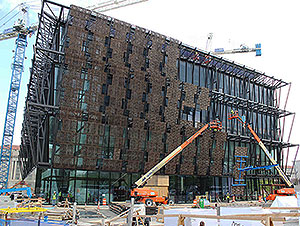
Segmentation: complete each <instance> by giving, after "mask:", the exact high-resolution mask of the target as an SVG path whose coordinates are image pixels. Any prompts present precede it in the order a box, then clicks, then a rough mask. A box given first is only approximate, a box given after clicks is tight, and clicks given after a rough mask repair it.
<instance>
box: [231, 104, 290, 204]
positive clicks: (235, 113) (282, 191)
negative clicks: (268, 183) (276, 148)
mask: <svg viewBox="0 0 300 226" xmlns="http://www.w3.org/2000/svg"><path fill="white" fill-rule="evenodd" d="M228 119H237V120H238V121H239V122H240V123H242V125H243V127H247V128H248V129H249V130H250V132H251V134H252V135H253V136H254V139H255V140H256V141H257V142H258V145H259V146H260V147H261V149H262V150H263V151H264V152H265V154H266V156H267V157H268V159H269V160H270V161H271V163H272V164H273V165H272V166H274V167H275V169H276V170H277V172H278V173H279V175H280V176H281V178H282V179H283V181H284V182H285V183H286V185H287V187H288V188H282V189H280V192H277V190H274V194H276V195H274V194H270V195H269V196H268V197H267V200H274V199H275V197H276V196H278V195H281V196H284V195H288V194H291V190H293V193H294V194H295V189H293V188H292V187H293V184H292V182H291V181H290V180H289V178H288V177H287V176H286V175H285V173H284V172H283V170H282V169H281V168H280V166H279V165H278V164H277V162H276V161H275V159H274V158H273V157H272V155H271V153H270V152H269V151H268V149H267V148H266V146H265V145H264V144H263V142H262V141H261V139H260V138H259V137H258V136H257V134H256V133H255V132H254V130H253V129H252V127H251V126H250V124H249V123H246V120H245V119H244V118H242V117H240V116H239V113H238V111H233V110H232V111H231V114H230V115H229V117H228ZM285 191H286V192H285ZM271 195H272V198H271Z"/></svg>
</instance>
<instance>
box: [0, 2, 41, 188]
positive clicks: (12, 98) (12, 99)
mask: <svg viewBox="0 0 300 226" xmlns="http://www.w3.org/2000/svg"><path fill="white" fill-rule="evenodd" d="M18 6H19V7H20V12H19V13H20V14H21V16H20V18H19V19H18V20H17V21H16V22H15V24H14V26H13V27H12V28H9V29H6V30H4V32H3V33H1V34H0V41H1V40H6V39H9V38H14V37H17V40H16V49H15V54H14V60H13V63H12V75H11V83H10V89H9V95H8V101H7V110H6V116H5V122H4V130H3V137H2V145H1V153H0V186H1V188H7V182H8V176H9V166H10V158H11V150H12V144H13V136H14V128H15V121H16V114H17V108H18V99H19V90H20V85H21V78H22V73H23V63H24V59H25V49H26V47H27V36H28V35H29V36H31V35H32V34H33V32H34V31H35V30H37V26H36V25H33V26H27V20H26V18H27V16H28V15H27V14H28V6H27V5H26V4H24V3H21V4H19V5H18Z"/></svg>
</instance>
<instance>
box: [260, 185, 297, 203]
mask: <svg viewBox="0 0 300 226" xmlns="http://www.w3.org/2000/svg"><path fill="white" fill-rule="evenodd" d="M262 194H266V200H267V201H268V200H271V201H274V200H275V198H276V197H277V196H296V197H297V195H296V191H295V189H294V188H287V187H286V184H263V185H262Z"/></svg>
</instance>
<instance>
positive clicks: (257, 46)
mask: <svg viewBox="0 0 300 226" xmlns="http://www.w3.org/2000/svg"><path fill="white" fill-rule="evenodd" d="M212 38H213V33H208V35H207V41H206V48H205V50H207V51H210V49H211V44H212ZM249 52H255V55H256V56H261V43H257V44H255V47H254V48H251V47H249V46H247V45H245V44H241V45H240V47H239V48H235V49H229V50H225V49H224V48H216V49H214V51H211V53H212V54H214V55H223V54H235V53H249Z"/></svg>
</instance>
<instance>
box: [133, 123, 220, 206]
mask: <svg viewBox="0 0 300 226" xmlns="http://www.w3.org/2000/svg"><path fill="white" fill-rule="evenodd" d="M206 129H212V130H213V131H217V130H221V129H222V123H221V122H220V121H219V120H214V121H212V122H210V123H207V124H205V125H204V126H203V127H202V128H201V129H200V130H198V131H197V132H196V133H195V134H193V135H192V136H191V137H190V138H189V139H187V140H186V141H185V142H184V143H183V144H181V145H180V146H179V147H177V148H176V149H175V150H174V151H173V152H171V153H170V154H169V155H168V156H166V157H165V158H164V159H163V160H161V161H160V162H159V163H158V164H157V165H155V166H154V167H153V168H152V169H150V170H149V171H148V172H147V173H146V174H145V175H144V176H142V177H141V178H140V179H139V180H137V181H136V182H135V185H134V187H135V188H134V189H132V190H131V197H134V198H135V199H136V201H138V202H143V203H145V204H146V206H152V204H153V203H157V204H167V203H168V202H169V200H168V198H167V197H159V196H158V193H157V192H156V191H154V190H151V189H148V188H143V186H144V185H145V183H146V182H147V181H148V180H149V179H150V178H151V177H152V176H153V175H154V174H155V173H156V172H157V171H158V170H160V169H161V168H162V167H164V166H165V165H166V164H167V163H168V162H170V161H171V160H172V159H173V158H174V157H176V156H177V155H178V154H179V153H181V152H182V150H183V149H184V148H185V147H186V146H188V145H189V144H190V143H192V141H193V140H195V139H196V138H197V137H198V136H199V135H201V134H202V133H203V132H204V131H205V130H206Z"/></svg>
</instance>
